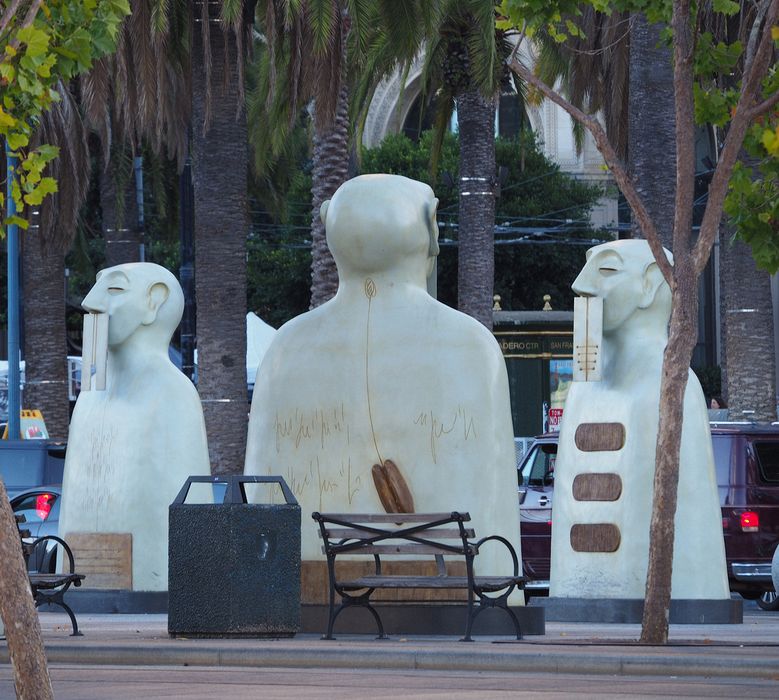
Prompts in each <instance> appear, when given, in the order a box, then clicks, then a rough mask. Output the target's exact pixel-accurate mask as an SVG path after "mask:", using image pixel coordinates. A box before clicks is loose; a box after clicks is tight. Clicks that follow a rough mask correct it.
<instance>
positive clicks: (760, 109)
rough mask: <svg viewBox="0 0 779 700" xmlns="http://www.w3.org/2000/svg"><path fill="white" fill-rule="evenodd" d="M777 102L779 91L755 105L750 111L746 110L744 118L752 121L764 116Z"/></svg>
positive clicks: (778, 100)
mask: <svg viewBox="0 0 779 700" xmlns="http://www.w3.org/2000/svg"><path fill="white" fill-rule="evenodd" d="M777 102H779V91H777V92H775V93H774V94H773V95H771V96H770V97H768V98H766V99H765V100H763V101H762V102H760V103H759V104H756V105H755V106H754V107H752V109H749V110H747V112H746V117H747V120H748V121H750V122H751V121H754V120H755V119H757V118H758V117H760V116H762V115H763V114H765V113H766V112H767V111H768V110H770V109H771V107H774V106H775V105H776V103H777Z"/></svg>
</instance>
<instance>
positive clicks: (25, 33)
mask: <svg viewBox="0 0 779 700" xmlns="http://www.w3.org/2000/svg"><path fill="white" fill-rule="evenodd" d="M16 36H17V38H18V39H19V41H21V42H23V43H24V44H27V51H26V53H27V55H28V56H41V55H44V54H46V53H47V52H48V50H49V39H50V37H49V35H48V34H47V33H46V32H45V31H43V30H42V29H38V28H37V27H35V26H33V25H31V26H29V27H22V29H20V30H19V31H18V33H17V35H16Z"/></svg>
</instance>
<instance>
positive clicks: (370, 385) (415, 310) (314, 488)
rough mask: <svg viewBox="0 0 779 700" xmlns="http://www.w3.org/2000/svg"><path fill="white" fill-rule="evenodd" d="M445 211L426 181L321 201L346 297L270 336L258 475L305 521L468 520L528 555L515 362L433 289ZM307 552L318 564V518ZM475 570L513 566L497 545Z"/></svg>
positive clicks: (255, 460)
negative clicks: (509, 367) (272, 482)
mask: <svg viewBox="0 0 779 700" xmlns="http://www.w3.org/2000/svg"><path fill="white" fill-rule="evenodd" d="M437 203H438V200H437V199H436V198H435V197H434V195H433V191H432V190H431V189H430V188H429V187H428V186H427V185H425V184H423V183H420V182H416V181H414V180H409V179H407V178H404V177H400V176H396V175H364V176H361V177H357V178H355V179H353V180H349V181H347V182H346V183H344V184H343V185H342V186H341V187H340V188H339V189H338V191H337V192H336V193H335V195H334V197H333V199H332V200H331V201H330V202H326V203H325V204H324V205H323V206H322V211H321V215H322V218H323V220H324V222H325V227H326V231H327V241H328V245H329V247H330V250H331V251H332V253H333V257H334V258H335V261H336V263H337V266H338V273H339V278H340V284H339V288H338V293H337V294H336V296H335V297H334V298H333V299H332V300H330V301H329V302H328V303H326V304H324V305H322V306H321V307H319V308H316V309H314V310H312V311H309V312H308V313H305V314H302V315H301V316H298V317H297V318H295V319H293V320H291V321H290V322H289V323H287V324H285V325H284V326H283V327H282V328H281V329H279V331H278V333H277V335H276V337H275V339H274V340H273V343H272V344H271V347H270V348H269V350H268V353H267V355H266V356H265V359H264V360H263V365H262V371H261V372H260V373H259V375H258V380H257V384H256V385H255V389H254V397H253V402H252V409H251V417H250V422H249V436H248V445H247V453H246V473H247V474H281V475H282V476H283V477H284V478H285V479H286V480H287V482H288V483H289V485H290V486H291V488H292V490H293V491H294V492H295V496H296V497H297V499H298V501H299V502H300V505H301V508H302V510H303V513H306V514H309V513H311V512H313V511H322V512H355V513H358V512H373V511H376V512H383V511H385V510H387V511H389V512H395V511H399V510H403V511H411V510H415V511H416V512H450V511H452V510H460V511H468V512H470V514H471V516H472V519H473V523H474V527H475V529H476V532H477V533H479V534H480V535H481V534H484V535H486V534H499V535H503V536H504V537H506V538H507V539H508V540H509V541H511V542H512V543H513V544H514V546H515V548H516V549H517V551H519V513H518V508H517V476H516V464H515V458H514V446H513V429H512V422H511V410H510V405H509V392H508V381H507V376H506V366H505V362H504V360H503V357H502V355H501V352H500V348H499V346H498V344H497V343H496V341H495V339H494V337H493V336H492V334H491V333H490V332H489V331H488V330H487V329H486V328H485V327H484V326H482V325H481V324H479V323H478V322H476V321H475V320H474V319H472V318H470V317H469V316H466V315H464V314H462V313H460V312H458V311H455V310H454V309H451V308H449V307H447V306H445V305H443V304H441V303H439V302H438V301H436V300H435V299H433V298H432V297H431V296H430V295H429V294H428V293H427V290H426V278H427V276H428V275H429V274H430V272H431V270H432V267H433V263H434V260H435V256H436V255H437V254H438V242H437V239H438V227H437V224H436V206H437ZM501 550H503V551H501ZM302 552H303V559H304V560H314V559H319V560H321V559H322V554H321V543H320V542H319V541H318V540H317V532H316V529H315V528H314V527H313V523H312V526H311V527H306V526H304V527H303V543H302ZM476 565H477V567H478V571H479V572H480V573H496V574H498V573H510V571H511V562H510V559H508V556H507V555H506V552H505V548H504V547H502V546H501V545H499V544H494V546H492V547H490V546H485V548H484V551H483V552H482V553H481V554H480V555H479V557H477V560H476ZM519 597H521V596H519Z"/></svg>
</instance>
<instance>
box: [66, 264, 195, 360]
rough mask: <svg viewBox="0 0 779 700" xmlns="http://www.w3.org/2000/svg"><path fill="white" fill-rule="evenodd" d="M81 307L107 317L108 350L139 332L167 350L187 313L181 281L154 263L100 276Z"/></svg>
mask: <svg viewBox="0 0 779 700" xmlns="http://www.w3.org/2000/svg"><path fill="white" fill-rule="evenodd" d="M81 306H82V307H83V308H84V309H86V310H87V311H89V312H92V313H107V314H108V347H109V348H117V347H119V346H121V345H122V344H124V343H125V342H127V340H128V339H129V338H131V337H132V336H133V335H135V334H136V333H138V332H141V333H142V334H143V335H145V336H149V337H150V338H154V339H155V340H153V341H152V342H155V341H156V340H158V341H159V343H160V344H161V345H162V346H164V347H165V348H167V346H168V344H169V343H170V339H171V337H172V336H173V332H174V331H175V330H176V327H177V326H178V324H179V322H180V321H181V315H182V313H183V311H184V293H183V292H182V291H181V285H180V284H179V282H178V280H177V279H176V278H175V277H174V276H173V274H172V273H170V272H169V271H168V270H166V269H165V268H164V267H161V266H160V265H155V264H154V263H126V264H124V265H116V266H115V267H109V268H106V269H105V270H101V271H100V272H98V273H97V280H96V281H95V284H94V286H93V287H92V289H90V290H89V294H87V296H86V297H85V298H84V301H83V302H82V303H81Z"/></svg>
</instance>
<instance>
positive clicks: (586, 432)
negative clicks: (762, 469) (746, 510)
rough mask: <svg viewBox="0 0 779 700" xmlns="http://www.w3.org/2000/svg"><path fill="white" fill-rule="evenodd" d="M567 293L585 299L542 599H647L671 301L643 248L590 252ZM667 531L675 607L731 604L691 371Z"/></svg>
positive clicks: (701, 403) (611, 246)
mask: <svg viewBox="0 0 779 700" xmlns="http://www.w3.org/2000/svg"><path fill="white" fill-rule="evenodd" d="M666 254H667V255H668V258H669V259H671V254H670V253H668V252H667V251H666ZM573 290H574V292H576V294H578V295H580V297H582V298H581V299H577V310H576V313H575V325H576V329H575V331H574V336H575V339H576V340H575V343H574V344H575V347H574V353H575V354H574V365H575V369H576V373H575V376H574V379H575V381H574V382H573V383H572V385H571V388H570V390H569V392H568V397H567V399H566V405H565V416H564V418H563V422H562V428H561V431H560V442H559V451H558V457H557V463H556V467H555V502H554V511H553V520H554V527H553V528H552V569H551V581H550V596H552V597H561V598H565V597H569V598H612V599H614V598H620V599H641V600H643V598H644V593H645V587H646V574H647V563H648V553H649V523H650V518H651V511H652V492H653V485H652V482H653V478H654V468H655V441H656V439H657V428H658V421H659V402H660V380H661V376H662V364H663V352H664V350H665V346H666V344H667V342H668V330H667V328H668V321H669V318H670V313H671V291H670V289H669V287H668V284H667V283H666V282H665V280H664V279H663V276H662V273H661V272H660V269H659V268H658V266H657V264H656V263H655V260H654V257H653V256H652V252H651V250H650V248H649V245H648V244H647V242H646V241H644V240H623V241H615V242H612V243H605V244H603V245H598V246H596V247H594V248H591V249H590V250H588V251H587V262H586V264H585V266H584V268H583V269H582V271H581V273H580V274H579V276H578V277H577V278H576V280H575V281H574V283H573ZM601 331H602V337H601ZM675 526H676V528H675V533H676V534H675V540H674V559H673V580H672V597H673V598H675V599H693V600H722V599H728V598H729V597H730V592H729V590H728V580H727V570H726V567H725V549H724V543H723V537H722V516H721V511H720V503H719V497H718V493H717V482H716V475H715V471H714V460H713V455H712V443H711V437H710V434H709V424H708V415H707V410H706V403H705V400H704V397H703V392H702V390H701V387H700V384H699V382H698V379H697V378H696V376H695V374H694V373H693V372H692V371H690V373H689V379H688V384H687V390H686V393H685V396H684V425H683V428H682V444H681V460H680V469H679V497H678V509H677V514H676V522H675Z"/></svg>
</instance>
